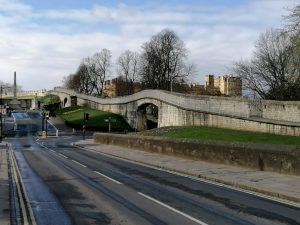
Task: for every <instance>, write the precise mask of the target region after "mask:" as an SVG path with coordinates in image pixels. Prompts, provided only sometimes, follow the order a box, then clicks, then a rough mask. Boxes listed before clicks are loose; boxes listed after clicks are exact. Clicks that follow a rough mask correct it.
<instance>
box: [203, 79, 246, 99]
mask: <svg viewBox="0 0 300 225" xmlns="http://www.w3.org/2000/svg"><path fill="white" fill-rule="evenodd" d="M204 88H205V91H206V92H207V93H211V94H217V93H219V94H220V95H225V96H242V80H241V78H240V77H235V76H233V75H225V76H219V77H217V78H215V77H214V75H210V74H209V75H205V87H204Z"/></svg>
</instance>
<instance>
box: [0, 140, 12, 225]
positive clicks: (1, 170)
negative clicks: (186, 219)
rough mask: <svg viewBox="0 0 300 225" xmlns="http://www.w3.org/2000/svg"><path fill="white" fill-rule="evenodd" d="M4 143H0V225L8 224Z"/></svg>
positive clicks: (7, 190)
mask: <svg viewBox="0 0 300 225" xmlns="http://www.w3.org/2000/svg"><path fill="white" fill-rule="evenodd" d="M7 166H8V165H7V153H6V143H4V142H2V143H0V224H1V225H9V224H10V206H9V181H8V168H7Z"/></svg>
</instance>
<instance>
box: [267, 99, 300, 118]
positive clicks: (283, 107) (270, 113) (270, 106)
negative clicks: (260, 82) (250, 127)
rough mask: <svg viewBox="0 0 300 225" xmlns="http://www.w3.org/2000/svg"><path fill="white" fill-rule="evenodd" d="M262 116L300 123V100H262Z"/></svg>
mask: <svg viewBox="0 0 300 225" xmlns="http://www.w3.org/2000/svg"><path fill="white" fill-rule="evenodd" d="M262 117H263V118H266V119H272V120H283V121H291V122H298V123H300V102H298V101H297V102H296V101H266V100H264V101H262Z"/></svg>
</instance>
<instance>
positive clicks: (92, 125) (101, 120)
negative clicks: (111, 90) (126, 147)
mask: <svg viewBox="0 0 300 225" xmlns="http://www.w3.org/2000/svg"><path fill="white" fill-rule="evenodd" d="M55 113H56V115H58V116H60V117H62V118H63V119H64V120H65V121H66V122H67V124H69V125H71V126H77V127H80V126H82V125H83V114H84V113H88V114H89V117H90V119H89V120H88V121H86V127H87V129H92V130H101V131H106V130H108V122H105V119H108V118H109V117H111V118H112V119H114V120H115V121H116V122H112V123H111V129H112V131H113V130H118V131H122V130H125V129H127V130H131V127H130V126H129V125H128V123H127V122H126V121H125V120H124V118H123V117H122V116H120V115H118V114H114V113H110V112H104V111H100V110H95V109H91V108H87V107H80V106H72V107H67V108H63V109H60V110H57V111H55Z"/></svg>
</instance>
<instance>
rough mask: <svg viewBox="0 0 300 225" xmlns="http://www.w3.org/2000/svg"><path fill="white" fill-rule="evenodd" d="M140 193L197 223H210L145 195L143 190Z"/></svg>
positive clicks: (203, 224)
mask: <svg viewBox="0 0 300 225" xmlns="http://www.w3.org/2000/svg"><path fill="white" fill-rule="evenodd" d="M138 194H139V195H141V196H143V197H145V198H147V199H149V200H151V201H153V202H155V203H157V204H159V205H161V206H163V207H165V208H167V209H170V210H171V211H173V212H175V213H178V214H179V215H182V216H184V217H185V218H188V219H189V220H191V221H193V222H195V223H198V224H201V225H208V224H207V223H204V222H202V221H200V220H198V219H196V218H194V217H192V216H190V215H188V214H186V213H184V212H181V211H179V210H177V209H175V208H173V207H171V206H169V205H167V204H165V203H163V202H161V201H158V200H156V199H155V198H152V197H150V196H148V195H145V194H143V193H141V192H138Z"/></svg>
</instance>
